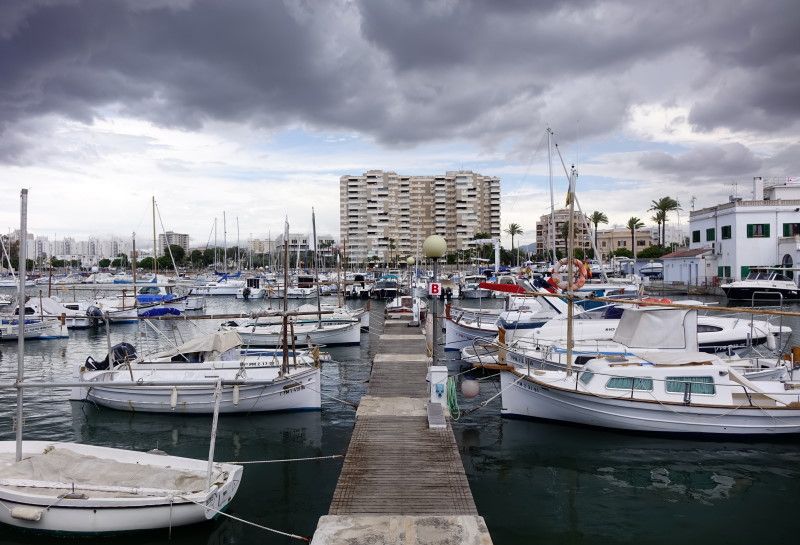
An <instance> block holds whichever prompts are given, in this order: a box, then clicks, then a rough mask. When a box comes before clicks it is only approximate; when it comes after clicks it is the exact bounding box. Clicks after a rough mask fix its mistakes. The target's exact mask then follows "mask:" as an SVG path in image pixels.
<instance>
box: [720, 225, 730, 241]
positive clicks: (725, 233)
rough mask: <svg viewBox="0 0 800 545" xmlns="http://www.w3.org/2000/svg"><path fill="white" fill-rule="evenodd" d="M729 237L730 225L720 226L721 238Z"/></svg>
mask: <svg viewBox="0 0 800 545" xmlns="http://www.w3.org/2000/svg"><path fill="white" fill-rule="evenodd" d="M729 238H731V226H730V225H723V226H722V240H727V239H729Z"/></svg>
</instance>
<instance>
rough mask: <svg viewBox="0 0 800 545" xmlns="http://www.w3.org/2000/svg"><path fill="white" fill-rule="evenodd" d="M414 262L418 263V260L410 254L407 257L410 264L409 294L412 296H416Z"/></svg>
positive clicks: (407, 263)
mask: <svg viewBox="0 0 800 545" xmlns="http://www.w3.org/2000/svg"><path fill="white" fill-rule="evenodd" d="M414 263H416V261H414V258H413V257H411V256H409V257H407V258H406V265H408V267H407V269H408V294H409V295H410V296H411V297H414V275H413V273H412V272H411V267H413V266H414Z"/></svg>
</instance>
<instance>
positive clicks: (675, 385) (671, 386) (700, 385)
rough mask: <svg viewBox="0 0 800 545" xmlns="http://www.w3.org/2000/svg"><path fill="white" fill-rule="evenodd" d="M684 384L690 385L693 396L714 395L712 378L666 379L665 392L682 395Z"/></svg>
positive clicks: (684, 389) (684, 388)
mask: <svg viewBox="0 0 800 545" xmlns="http://www.w3.org/2000/svg"><path fill="white" fill-rule="evenodd" d="M686 384H691V392H692V393H693V394H706V395H714V394H715V393H716V390H715V389H714V377H667V392H669V393H673V394H682V393H684V392H685V391H686Z"/></svg>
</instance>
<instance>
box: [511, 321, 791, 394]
mask: <svg viewBox="0 0 800 545" xmlns="http://www.w3.org/2000/svg"><path fill="white" fill-rule="evenodd" d="M701 318H702V319H705V321H707V322H708V321H711V322H717V323H722V324H726V323H729V322H733V323H736V322H741V323H742V327H741V328H740V329H741V330H742V331H741V332H740V333H739V334H740V335H741V334H745V333H747V332H749V331H750V327H749V321H748V320H744V319H736V318H727V317H716V316H710V317H708V316H705V317H698V316H697V311H696V310H690V309H681V308H664V307H642V308H636V307H629V308H626V309H625V311H624V312H623V314H622V318H621V319H620V320H574V321H573V339H574V342H573V349H572V353H571V357H572V359H571V360H570V359H569V358H568V351H567V348H566V346H567V345H566V330H567V327H566V326H567V322H566V320H552V321H551V322H549V323H547V324H546V325H544V326H542V327H540V328H538V329H536V330H533V331H531V332H530V333H529V334H526V335H525V336H522V337H519V336H518V337H516V338H515V339H514V340H513V341H512V342H511V343H510V344H509V346H508V352H507V361H508V362H509V363H510V364H512V365H515V366H518V367H525V368H527V367H534V368H547V369H559V370H560V369H564V368H566V366H567V365H568V364H571V365H573V366H578V367H579V366H581V365H583V364H584V363H586V362H587V361H589V360H591V359H594V358H597V357H601V356H614V357H617V356H618V357H623V358H628V359H630V360H637V361H642V362H648V361H650V360H651V359H653V358H656V359H663V358H664V357H667V356H669V355H672V356H674V357H679V356H680V355H681V354H683V353H684V352H688V353H694V352H699V351H700V350H699V348H700V346H701V344H700V343H701V342H703V340H704V336H706V335H718V334H719V332H708V333H700V332H699V330H700V327H701V326H700V323H699V322H700V320H701ZM745 323H747V324H748V326H747V327H745V326H744V324H745ZM735 332H736V331H735V328H734V334H735ZM708 352H712V353H713V352H714V350H708ZM715 361H718V362H720V364H722V363H721V362H722V360H720V359H719V358H717V359H716V360H715ZM766 362H771V364H768V363H766ZM725 364H727V365H729V366H735V367H737V368H739V369H740V371H741V372H743V373H746V374H747V375H748V377H749V378H753V379H755V378H758V379H771V378H779V377H781V376H783V375H784V374H785V372H786V369H785V367H783V366H782V365H777V364H776V363H775V358H772V359H767V358H763V359H755V360H754V359H749V358H739V357H732V358H730V359H729V360H725ZM751 373H752V375H751Z"/></svg>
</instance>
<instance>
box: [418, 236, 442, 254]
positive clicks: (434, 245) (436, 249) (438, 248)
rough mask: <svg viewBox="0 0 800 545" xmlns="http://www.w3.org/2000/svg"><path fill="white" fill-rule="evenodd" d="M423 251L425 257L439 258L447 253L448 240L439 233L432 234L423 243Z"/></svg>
mask: <svg viewBox="0 0 800 545" xmlns="http://www.w3.org/2000/svg"><path fill="white" fill-rule="evenodd" d="M422 253H424V254H425V257H429V258H432V259H438V258H440V257H442V256H444V254H446V253H447V241H446V240H445V239H444V237H442V236H439V235H431V236H429V237H428V238H426V239H425V242H423V243H422Z"/></svg>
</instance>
